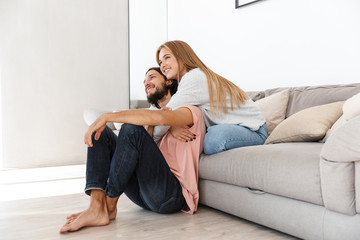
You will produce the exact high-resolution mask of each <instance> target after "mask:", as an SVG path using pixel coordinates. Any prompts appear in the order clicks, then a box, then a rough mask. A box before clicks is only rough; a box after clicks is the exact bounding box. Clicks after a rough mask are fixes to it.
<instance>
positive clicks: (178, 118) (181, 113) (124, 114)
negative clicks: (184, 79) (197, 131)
mask: <svg viewBox="0 0 360 240" xmlns="http://www.w3.org/2000/svg"><path fill="white" fill-rule="evenodd" d="M107 122H119V123H131V124H134V125H167V126H184V125H192V124H193V119H192V113H191V111H190V109H188V108H185V107H182V108H179V109H177V110H175V111H154V110H144V109H136V110H127V111H121V112H114V113H105V114H103V115H101V116H100V117H99V118H98V119H97V120H96V121H95V122H94V123H93V124H92V125H91V126H90V127H89V129H88V131H87V132H86V134H85V139H84V141H85V144H87V145H88V146H89V147H92V146H93V145H92V139H91V136H92V134H93V133H94V132H96V134H95V140H98V139H99V138H100V135H101V132H102V131H103V130H104V128H105V126H106V123H107Z"/></svg>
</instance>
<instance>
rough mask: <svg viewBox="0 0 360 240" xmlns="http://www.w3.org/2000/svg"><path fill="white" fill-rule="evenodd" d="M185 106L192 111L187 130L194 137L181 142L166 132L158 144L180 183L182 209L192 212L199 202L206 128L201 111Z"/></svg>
mask: <svg viewBox="0 0 360 240" xmlns="http://www.w3.org/2000/svg"><path fill="white" fill-rule="evenodd" d="M185 107H187V108H188V109H190V111H191V112H192V117H193V123H194V125H193V126H192V127H190V128H189V130H190V131H191V132H192V133H194V134H196V139H194V140H193V141H190V142H182V141H180V140H177V139H176V138H175V137H174V136H173V135H172V134H171V133H170V132H167V133H166V134H165V135H164V137H163V138H162V139H161V141H160V142H159V143H158V146H159V148H160V151H161V153H162V154H163V156H164V158H165V159H166V162H167V163H168V165H169V167H170V169H171V171H172V172H173V173H174V175H175V176H176V177H177V179H178V180H179V182H180V184H181V187H182V193H183V196H184V198H185V201H186V204H187V207H186V208H184V209H183V211H184V212H186V213H190V214H193V213H194V212H195V211H196V210H197V206H198V202H199V191H198V166H199V156H200V154H201V152H202V150H203V142H204V137H205V133H206V128H205V121H204V117H203V114H202V111H201V110H200V109H199V108H198V107H194V106H185Z"/></svg>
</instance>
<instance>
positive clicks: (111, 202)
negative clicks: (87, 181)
mask: <svg viewBox="0 0 360 240" xmlns="http://www.w3.org/2000/svg"><path fill="white" fill-rule="evenodd" d="M118 200H119V197H115V198H111V197H108V196H106V205H107V210H108V213H109V219H110V220H114V219H115V218H116V214H117V202H118Z"/></svg>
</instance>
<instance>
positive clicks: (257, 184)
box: [199, 142, 323, 205]
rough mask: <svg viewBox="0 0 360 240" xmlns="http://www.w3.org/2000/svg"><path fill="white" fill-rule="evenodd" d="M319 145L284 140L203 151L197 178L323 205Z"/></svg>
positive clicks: (320, 145) (316, 143) (320, 144)
mask: <svg viewBox="0 0 360 240" xmlns="http://www.w3.org/2000/svg"><path fill="white" fill-rule="evenodd" d="M322 146H323V144H322V143H318V142H300V143H283V144H272V145H260V146H251V147H243V148H236V149H232V150H228V151H225V152H221V153H218V154H214V155H204V154H203V155H201V157H200V163H199V177H200V178H201V179H207V180H212V181H217V182H222V183H227V184H233V185H237V186H240V187H248V188H252V189H257V190H261V191H265V192H268V193H272V194H275V195H281V196H285V197H289V198H294V199H298V200H302V201H306V202H311V203H314V204H318V205H322V204H323V201H322V197H321V189H320V173H319V160H320V159H319V155H320V151H321V147H322Z"/></svg>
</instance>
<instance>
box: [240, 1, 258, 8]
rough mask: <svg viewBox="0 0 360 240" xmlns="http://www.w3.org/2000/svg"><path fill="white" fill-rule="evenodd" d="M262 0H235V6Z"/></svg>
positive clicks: (243, 5)
mask: <svg viewBox="0 0 360 240" xmlns="http://www.w3.org/2000/svg"><path fill="white" fill-rule="evenodd" d="M260 1H263V0H235V8H240V7H245V6H248V5H250V4H253V3H256V2H260Z"/></svg>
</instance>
